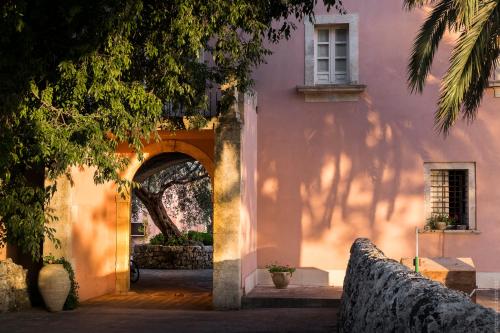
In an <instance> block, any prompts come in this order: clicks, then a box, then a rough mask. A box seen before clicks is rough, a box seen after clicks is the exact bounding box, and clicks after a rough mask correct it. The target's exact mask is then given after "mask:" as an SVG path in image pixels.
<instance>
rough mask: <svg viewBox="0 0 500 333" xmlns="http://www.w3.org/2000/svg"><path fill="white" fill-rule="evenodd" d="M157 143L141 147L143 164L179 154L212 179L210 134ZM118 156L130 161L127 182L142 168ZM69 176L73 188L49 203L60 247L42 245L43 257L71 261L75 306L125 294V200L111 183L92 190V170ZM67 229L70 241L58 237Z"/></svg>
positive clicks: (166, 137) (173, 136) (169, 136)
mask: <svg viewBox="0 0 500 333" xmlns="http://www.w3.org/2000/svg"><path fill="white" fill-rule="evenodd" d="M160 137H161V141H160V142H151V143H149V144H146V145H145V147H144V157H145V159H146V160H147V159H149V158H151V157H153V156H156V155H158V154H161V153H168V152H181V153H185V154H187V155H190V156H192V157H193V158H195V159H197V160H199V161H200V162H201V163H202V164H203V165H204V166H205V168H206V169H207V171H208V172H209V174H210V175H211V176H212V175H213V171H214V166H213V142H214V134H213V131H212V130H203V131H179V132H177V133H167V132H161V133H160ZM118 153H120V154H125V155H127V156H129V157H130V159H131V163H130V165H129V167H128V168H127V169H126V170H125V171H124V172H123V174H122V176H123V177H124V178H126V179H128V180H132V178H133V177H134V174H135V172H136V171H137V169H138V168H139V167H140V166H141V164H142V163H143V162H140V161H138V160H137V158H136V156H135V155H134V154H133V153H132V152H131V151H130V149H128V148H127V146H126V145H121V146H120V147H119V149H118ZM71 175H72V177H73V181H74V186H72V187H68V189H67V193H65V194H64V195H63V196H59V197H58V198H55V199H56V201H57V202H52V203H51V205H52V206H57V207H59V208H58V209H59V211H60V212H64V213H62V214H61V216H60V220H59V221H58V222H57V224H55V225H54V226H55V227H56V228H58V229H60V231H61V232H60V234H61V237H63V238H64V240H65V241H64V242H63V244H64V247H63V248H62V249H59V250H57V249H54V248H53V246H51V244H49V243H47V241H46V243H47V244H46V246H44V254H48V252H54V251H56V253H57V254H58V255H64V256H66V257H68V258H71V261H72V263H73V265H74V267H75V272H76V278H77V281H78V283H79V285H80V298H81V300H85V299H88V298H91V297H96V296H99V295H102V294H105V293H112V292H115V291H116V292H126V291H128V288H129V281H128V274H129V273H128V265H129V243H130V209H131V208H130V197H129V196H128V195H125V196H124V197H122V196H120V195H118V194H117V188H116V186H115V185H114V184H112V183H106V184H103V185H95V184H94V181H93V170H92V169H89V168H83V167H82V168H73V169H72V170H71ZM61 181H62V179H61ZM63 206H64V207H63ZM68 226H70V230H71V235H70V237H66V236H65V234H64V232H63V230H65V229H66V228H67V227H68Z"/></svg>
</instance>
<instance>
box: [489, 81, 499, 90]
mask: <svg viewBox="0 0 500 333" xmlns="http://www.w3.org/2000/svg"><path fill="white" fill-rule="evenodd" d="M488 87H490V88H500V80H492V81H490V82H489V83H488Z"/></svg>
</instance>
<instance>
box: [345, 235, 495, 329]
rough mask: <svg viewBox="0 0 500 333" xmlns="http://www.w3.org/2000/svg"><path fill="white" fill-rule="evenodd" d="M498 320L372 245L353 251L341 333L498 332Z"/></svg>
mask: <svg viewBox="0 0 500 333" xmlns="http://www.w3.org/2000/svg"><path fill="white" fill-rule="evenodd" d="M495 316H496V314H495V312H494V311H493V310H491V309H487V308H484V307H482V306H481V305H478V304H475V303H473V302H472V301H471V300H470V299H469V298H468V297H467V295H466V294H464V293H462V292H459V291H455V290H451V289H448V288H446V287H444V286H443V285H442V284H440V283H438V282H434V281H431V280H428V279H426V278H424V277H422V276H421V275H420V274H417V273H415V272H413V271H411V270H410V269H408V268H407V267H406V266H403V265H401V264H400V263H398V262H397V261H395V260H392V259H388V258H387V257H385V255H384V254H383V253H382V252H381V251H380V250H379V249H378V248H377V247H376V246H375V245H373V244H372V243H371V242H370V241H369V240H368V239H363V238H360V239H357V240H356V241H355V242H354V244H353V245H352V247H351V257H350V259H349V265H348V268H347V272H346V277H345V280H344V291H343V295H342V300H341V309H340V313H339V331H340V332H495V325H498V321H497V322H496V321H495ZM497 328H498V327H497Z"/></svg>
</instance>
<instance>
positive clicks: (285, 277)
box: [271, 272, 292, 289]
mask: <svg viewBox="0 0 500 333" xmlns="http://www.w3.org/2000/svg"><path fill="white" fill-rule="evenodd" d="M271 277H272V278H273V283H274V286H275V287H276V288H277V289H285V288H286V287H287V286H288V284H289V283H290V278H291V277H292V273H290V272H274V273H271Z"/></svg>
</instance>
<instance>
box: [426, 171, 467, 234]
mask: <svg viewBox="0 0 500 333" xmlns="http://www.w3.org/2000/svg"><path fill="white" fill-rule="evenodd" d="M467 185H468V181H467V170H436V169H434V170H431V212H432V215H448V216H450V217H451V218H453V219H455V221H456V222H457V224H465V225H468V222H469V219H468V202H467V200H468V186H467Z"/></svg>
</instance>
